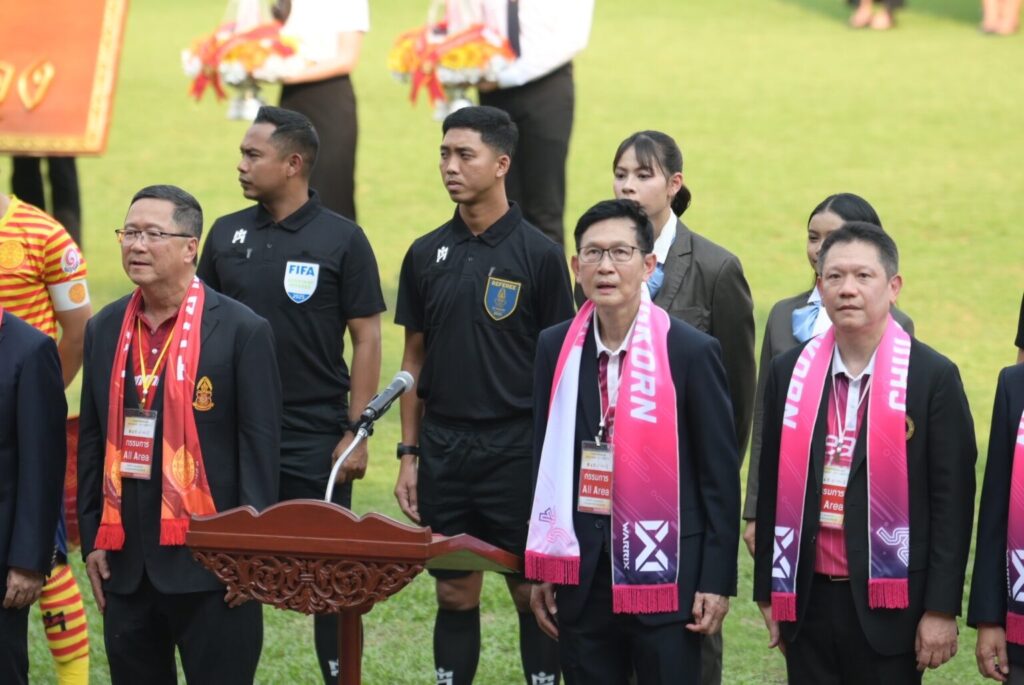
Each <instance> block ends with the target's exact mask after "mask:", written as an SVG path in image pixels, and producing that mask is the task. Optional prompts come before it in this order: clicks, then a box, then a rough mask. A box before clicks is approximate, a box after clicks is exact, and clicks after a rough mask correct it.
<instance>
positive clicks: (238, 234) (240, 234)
mask: <svg viewBox="0 0 1024 685" xmlns="http://www.w3.org/2000/svg"><path fill="white" fill-rule="evenodd" d="M245 234H246V230H245V229H244V228H240V229H238V230H237V231H235V235H234V237H233V238H231V244H232V245H234V244H235V243H244V242H245Z"/></svg>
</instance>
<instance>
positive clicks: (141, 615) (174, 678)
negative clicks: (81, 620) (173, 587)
mask: <svg viewBox="0 0 1024 685" xmlns="http://www.w3.org/2000/svg"><path fill="white" fill-rule="evenodd" d="M106 598H107V607H106V610H105V611H104V612H103V643H104V645H106V648H107V662H108V663H109V664H110V681H111V683H113V685H121V684H122V683H123V684H124V685H137V684H138V683H145V685H177V682H178V675H177V673H178V669H177V665H176V664H175V662H174V639H173V637H172V634H171V630H170V626H169V625H168V622H167V619H166V618H165V617H164V616H162V615H161V614H160V612H159V607H158V606H157V605H156V590H155V589H153V585H152V584H151V583H150V582H149V579H148V578H146V576H145V574H143V577H142V581H141V582H140V584H139V588H138V589H137V590H136V591H135V592H133V593H132V594H130V595H120V594H116V593H113V592H108V593H106Z"/></svg>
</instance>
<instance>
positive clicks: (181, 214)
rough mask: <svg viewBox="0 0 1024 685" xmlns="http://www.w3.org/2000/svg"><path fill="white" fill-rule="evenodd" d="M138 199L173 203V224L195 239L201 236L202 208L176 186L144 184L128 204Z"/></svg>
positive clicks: (196, 201)
mask: <svg viewBox="0 0 1024 685" xmlns="http://www.w3.org/2000/svg"><path fill="white" fill-rule="evenodd" d="M139 200H166V201H167V202H170V203H171V204H172V205H174V214H172V215H171V220H172V221H173V222H174V225H175V226H177V227H178V228H180V229H181V230H183V231H185V232H186V233H188V234H189V235H192V236H195V237H196V239H197V240H198V239H199V238H202V237H203V208H202V207H200V206H199V200H197V199H195V198H194V197H192V195H191V194H190V193H188V192H186V191H184V190H182V189H181V188H179V187H178V186H172V185H155V186H146V187H145V188H143V189H142V190H140V191H139V192H137V193H135V196H134V197H133V198H132V201H131V202H130V203H129V204H128V206H129V207H131V206H132V205H133V204H135V203H136V202H138V201H139Z"/></svg>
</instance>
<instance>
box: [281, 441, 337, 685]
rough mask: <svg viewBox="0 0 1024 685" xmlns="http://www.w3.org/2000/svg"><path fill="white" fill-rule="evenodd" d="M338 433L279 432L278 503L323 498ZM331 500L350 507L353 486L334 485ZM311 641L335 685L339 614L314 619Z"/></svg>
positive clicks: (326, 676) (322, 668)
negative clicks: (279, 478) (279, 477)
mask: <svg viewBox="0 0 1024 685" xmlns="http://www.w3.org/2000/svg"><path fill="white" fill-rule="evenodd" d="M339 441H341V434H340V433H337V434H330V433H303V432H301V431H293V430H282V431H281V482H280V486H279V490H278V492H279V494H280V501H282V502H283V501H285V500H289V499H320V500H322V499H323V498H324V492H325V490H326V489H327V480H328V478H330V475H331V453H332V452H333V451H334V448H335V447H336V446H337V444H338V442H339ZM331 501H332V502H334V503H335V504H340V505H341V506H343V507H346V508H348V507H351V506H352V484H351V483H345V484H343V485H335V487H334V495H333V497H331ZM313 641H314V646H315V648H316V658H317V662H319V664H320V674H321V675H322V676H323V679H324V683H327V685H332V684H333V683H336V682H338V615H337V614H317V615H316V616H314V617H313Z"/></svg>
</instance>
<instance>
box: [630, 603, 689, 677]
mask: <svg viewBox="0 0 1024 685" xmlns="http://www.w3.org/2000/svg"><path fill="white" fill-rule="evenodd" d="M627 621H628V623H627V625H628V626H629V633H630V640H629V641H630V644H631V645H632V652H633V666H634V668H635V669H636V678H637V680H636V682H637V685H698V683H700V682H701V678H702V676H701V673H702V669H701V661H702V656H701V643H702V642H703V641H704V640H703V639H702V636H701V635H699V634H697V633H691V632H690V631H688V630H687V629H686V627H685V626H684V625H683V624H682V623H669V624H667V625H663V626H645V625H643V624H642V623H640V622H639V621H638V620H637V619H636V618H633V617H629V618H628V619H627Z"/></svg>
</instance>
